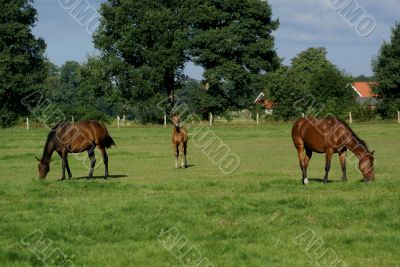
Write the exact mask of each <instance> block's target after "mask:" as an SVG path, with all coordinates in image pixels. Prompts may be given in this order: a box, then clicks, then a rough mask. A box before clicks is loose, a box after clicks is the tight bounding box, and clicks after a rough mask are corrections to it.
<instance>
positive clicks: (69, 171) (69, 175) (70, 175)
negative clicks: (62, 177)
mask: <svg viewBox="0 0 400 267" xmlns="http://www.w3.org/2000/svg"><path fill="white" fill-rule="evenodd" d="M57 153H58V155H59V156H60V158H61V160H62V154H61V152H59V151H57ZM65 167H66V168H67V172H68V178H69V179H71V177H72V173H71V170H70V169H69V164H68V158H67V164H66V165H65Z"/></svg>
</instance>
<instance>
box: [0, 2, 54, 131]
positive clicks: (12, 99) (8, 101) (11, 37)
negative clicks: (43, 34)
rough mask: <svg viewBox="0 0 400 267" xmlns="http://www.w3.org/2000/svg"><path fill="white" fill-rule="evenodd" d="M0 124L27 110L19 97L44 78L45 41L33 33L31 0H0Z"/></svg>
mask: <svg viewBox="0 0 400 267" xmlns="http://www.w3.org/2000/svg"><path fill="white" fill-rule="evenodd" d="M0 10H1V12H0V103H1V104H0V105H1V108H0V125H1V126H2V127H6V126H10V125H12V124H13V123H15V122H16V121H17V119H18V117H19V116H21V115H26V114H28V112H29V109H28V107H27V106H24V105H23V104H22V102H21V100H22V99H23V98H24V97H26V96H27V95H29V94H31V93H32V92H34V91H36V90H41V85H42V83H43V81H44V79H45V78H46V75H47V69H46V64H45V60H44V52H45V49H46V44H45V42H44V40H43V39H41V38H36V37H35V36H34V35H33V34H32V31H31V29H32V27H34V25H35V21H36V19H37V17H36V15H37V14H36V10H35V9H34V7H33V1H32V0H2V1H0Z"/></svg>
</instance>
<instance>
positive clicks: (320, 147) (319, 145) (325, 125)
mask: <svg viewBox="0 0 400 267" xmlns="http://www.w3.org/2000/svg"><path fill="white" fill-rule="evenodd" d="M292 139H293V143H294V146H295V147H296V149H297V153H298V156H299V160H300V167H301V170H302V172H303V184H307V183H308V179H307V167H308V164H309V162H310V159H311V156H312V152H313V151H314V152H317V153H325V176H324V183H327V182H328V173H329V170H330V166H331V160H332V154H333V153H338V154H339V159H340V163H341V167H342V180H343V181H346V180H347V177H346V151H347V150H348V149H349V150H350V151H352V152H353V153H354V154H355V155H356V156H357V158H358V160H359V169H360V171H361V173H362V175H363V177H364V181H365V182H368V181H372V180H375V174H374V156H373V154H374V151H372V152H369V150H368V147H367V144H366V143H365V142H364V141H363V140H362V139H360V138H359V137H358V136H357V135H356V134H355V133H354V132H353V130H352V129H351V128H350V127H349V126H348V125H347V124H346V123H345V122H344V121H342V120H340V119H337V118H335V117H334V116H327V117H326V118H323V119H316V118H311V117H306V118H302V119H299V120H297V121H296V122H295V123H294V125H293V128H292ZM304 150H305V153H304Z"/></svg>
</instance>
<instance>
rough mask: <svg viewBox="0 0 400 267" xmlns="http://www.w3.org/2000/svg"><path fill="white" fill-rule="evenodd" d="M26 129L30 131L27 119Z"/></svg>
mask: <svg viewBox="0 0 400 267" xmlns="http://www.w3.org/2000/svg"><path fill="white" fill-rule="evenodd" d="M26 129H27V130H29V119H28V118H26Z"/></svg>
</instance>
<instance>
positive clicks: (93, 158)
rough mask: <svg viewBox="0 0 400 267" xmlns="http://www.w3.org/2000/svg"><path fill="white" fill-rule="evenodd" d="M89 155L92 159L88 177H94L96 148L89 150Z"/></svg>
mask: <svg viewBox="0 0 400 267" xmlns="http://www.w3.org/2000/svg"><path fill="white" fill-rule="evenodd" d="M88 156H89V159H90V170H89V177H88V178H93V170H94V166H95V165H96V155H95V154H94V149H90V150H88Z"/></svg>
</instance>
